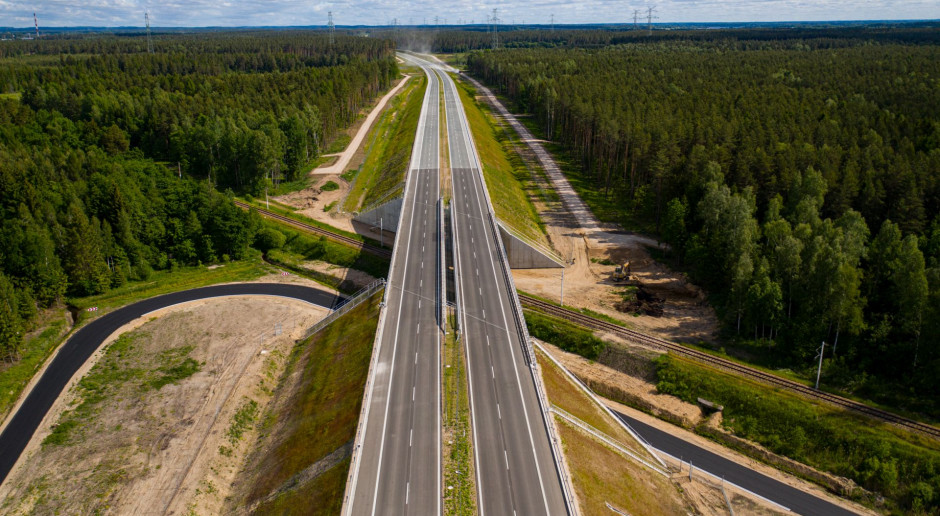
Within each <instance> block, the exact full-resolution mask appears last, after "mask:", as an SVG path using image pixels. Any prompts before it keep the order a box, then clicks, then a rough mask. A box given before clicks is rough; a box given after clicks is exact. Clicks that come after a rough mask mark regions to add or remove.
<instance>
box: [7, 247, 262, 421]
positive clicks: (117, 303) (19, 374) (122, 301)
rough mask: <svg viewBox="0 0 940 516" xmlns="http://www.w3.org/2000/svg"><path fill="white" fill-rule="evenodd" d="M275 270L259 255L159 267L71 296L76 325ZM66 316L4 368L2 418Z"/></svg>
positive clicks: (54, 316)
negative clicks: (219, 263) (142, 276)
mask: <svg viewBox="0 0 940 516" xmlns="http://www.w3.org/2000/svg"><path fill="white" fill-rule="evenodd" d="M274 271H275V269H274V268H273V267H269V266H267V265H265V264H264V263H263V262H262V261H261V260H260V258H259V257H258V256H257V255H255V256H253V257H251V258H247V259H245V260H241V261H238V262H232V263H229V264H226V265H225V266H223V267H217V268H215V269H212V270H209V269H208V268H206V267H185V268H180V269H177V270H176V271H173V272H170V271H157V272H154V273H153V275H151V277H150V279H149V280H147V281H135V282H130V283H127V284H126V285H124V286H122V287H120V288H116V289H113V290H111V291H110V292H108V293H106V294H101V295H98V296H91V297H83V298H73V299H69V304H71V305H73V306H75V307H76V308H78V309H79V312H78V313H79V320H78V322H77V324H76V326H75V328H78V327H79V326H80V325H81V323H83V322H85V321H86V319H87V316H88V315H89V314H94V315H95V316H96V317H98V316H101V315H104V314H105V313H107V312H109V311H111V310H113V309H115V308H119V307H121V306H124V305H127V304H130V303H134V302H137V301H140V300H142V299H146V298H149V297H153V296H157V295H160V294H166V293H169V292H176V291H178V290H187V289H191V288H197V287H204V286H206V285H212V284H216V283H230V282H234V281H249V280H252V279H256V278H258V277H260V276H263V275H265V274H268V273H271V272H274ZM89 307H98V310H97V311H95V312H87V311H85V309H86V308H89ZM65 317H66V311H65V310H64V309H59V310H55V311H53V312H51V315H50V320H49V322H48V323H47V324H45V325H44V327H43V328H42V329H41V331H39V332H38V334H37V335H36V336H34V337H32V338H30V339H28V340H27V341H26V342H25V343H24V345H23V352H22V354H21V356H20V360H19V361H18V362H16V363H15V364H12V365H9V366H6V367H4V368H3V369H0V419H2V418H5V417H6V416H7V415H8V414H9V412H10V410H11V409H12V408H13V405H14V404H15V403H16V400H17V399H18V398H19V396H20V393H21V392H22V391H23V388H25V387H26V384H27V383H29V381H30V380H31V379H32V377H33V375H34V374H36V372H37V371H38V370H39V369H40V368H41V367H42V365H43V364H44V363H45V362H46V360H47V359H48V358H49V355H50V354H51V353H52V352H53V351H55V349H56V348H58V346H59V345H60V344H61V343H62V342H63V340H64V339H65V337H66V334H65V331H66V328H67V322H66V320H65Z"/></svg>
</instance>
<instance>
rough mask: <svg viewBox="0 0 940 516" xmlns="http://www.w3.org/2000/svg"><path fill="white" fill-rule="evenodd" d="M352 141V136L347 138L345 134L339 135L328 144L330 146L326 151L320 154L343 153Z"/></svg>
mask: <svg viewBox="0 0 940 516" xmlns="http://www.w3.org/2000/svg"><path fill="white" fill-rule="evenodd" d="M351 141H352V136H349V135H348V134H346V133H339V135H338V136H337V137H336V138H334V139H333V141H332V142H330V145H329V146H327V148H326V150H325V151H323V152H322V153H321V154H336V153H337V152H343V151H344V150H346V147H349V142H351Z"/></svg>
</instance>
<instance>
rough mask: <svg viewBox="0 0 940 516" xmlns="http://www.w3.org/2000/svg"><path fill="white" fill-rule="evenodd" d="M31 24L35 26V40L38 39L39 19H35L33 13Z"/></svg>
mask: <svg viewBox="0 0 940 516" xmlns="http://www.w3.org/2000/svg"><path fill="white" fill-rule="evenodd" d="M33 24H34V25H36V39H39V19H38V18H36V13H33Z"/></svg>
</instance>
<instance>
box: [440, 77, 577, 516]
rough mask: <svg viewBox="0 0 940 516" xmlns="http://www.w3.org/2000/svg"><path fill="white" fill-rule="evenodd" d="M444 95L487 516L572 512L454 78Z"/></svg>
mask: <svg viewBox="0 0 940 516" xmlns="http://www.w3.org/2000/svg"><path fill="white" fill-rule="evenodd" d="M439 73H440V76H441V80H442V83H443V89H444V106H445V111H446V116H447V137H448V147H449V151H450V166H451V182H452V187H453V198H452V201H451V220H452V225H453V232H454V234H453V239H454V254H455V270H456V279H457V295H458V310H459V318H460V326H461V337H460V338H461V339H463V343H464V346H465V347H466V350H467V366H468V367H467V368H468V380H469V387H470V389H469V390H470V405H471V409H470V412H471V419H472V424H473V436H474V439H473V442H474V446H473V449H474V460H475V463H476V481H477V500H478V508H479V511H480V514H481V515H486V514H493V515H505V514H518V515H523V514H524V515H538V514H567V512H568V511H567V507H566V504H565V500H564V495H563V492H562V486H561V480H560V477H559V474H558V471H557V470H556V467H555V462H554V459H553V456H552V449H551V443H550V441H549V436H548V433H547V430H546V427H545V421H544V420H543V417H542V413H541V411H540V409H539V401H538V397H537V394H536V388H535V383H534V378H533V376H532V375H533V372H532V370H531V369H530V368H529V364H528V362H527V359H526V354H525V353H524V352H523V348H522V344H521V337H520V332H519V327H518V323H517V321H516V319H515V318H514V317H513V312H512V310H513V309H514V308H513V305H512V302H513V301H512V299H511V297H510V294H509V284H508V281H507V279H506V277H505V274H506V272H507V271H505V270H504V269H503V266H504V262H503V261H502V260H501V259H500V257H499V254H498V250H497V240H496V238H497V235H496V234H495V233H494V228H493V225H492V224H491V219H490V217H491V214H492V207H491V206H490V202H489V198H488V197H487V196H486V195H485V193H484V189H485V188H486V186H485V184H484V182H483V175H482V173H481V168H480V164H479V162H478V161H477V157H476V151H475V148H474V145H473V142H472V135H471V134H470V128H469V126H468V125H467V120H466V114H465V113H464V109H463V105H462V104H461V102H460V98H459V96H458V93H457V89H456V86H455V84H454V82H453V80H452V79H451V78H450V76H448V75H447V74H446V73H444V72H439Z"/></svg>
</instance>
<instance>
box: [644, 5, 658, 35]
mask: <svg viewBox="0 0 940 516" xmlns="http://www.w3.org/2000/svg"><path fill="white" fill-rule="evenodd" d="M654 12H656V6H655V5H653V6H650V7H647V8H646V23H647V30H649V35H650V36H652V35H653V18H656V19H659V16H653V13H654Z"/></svg>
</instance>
